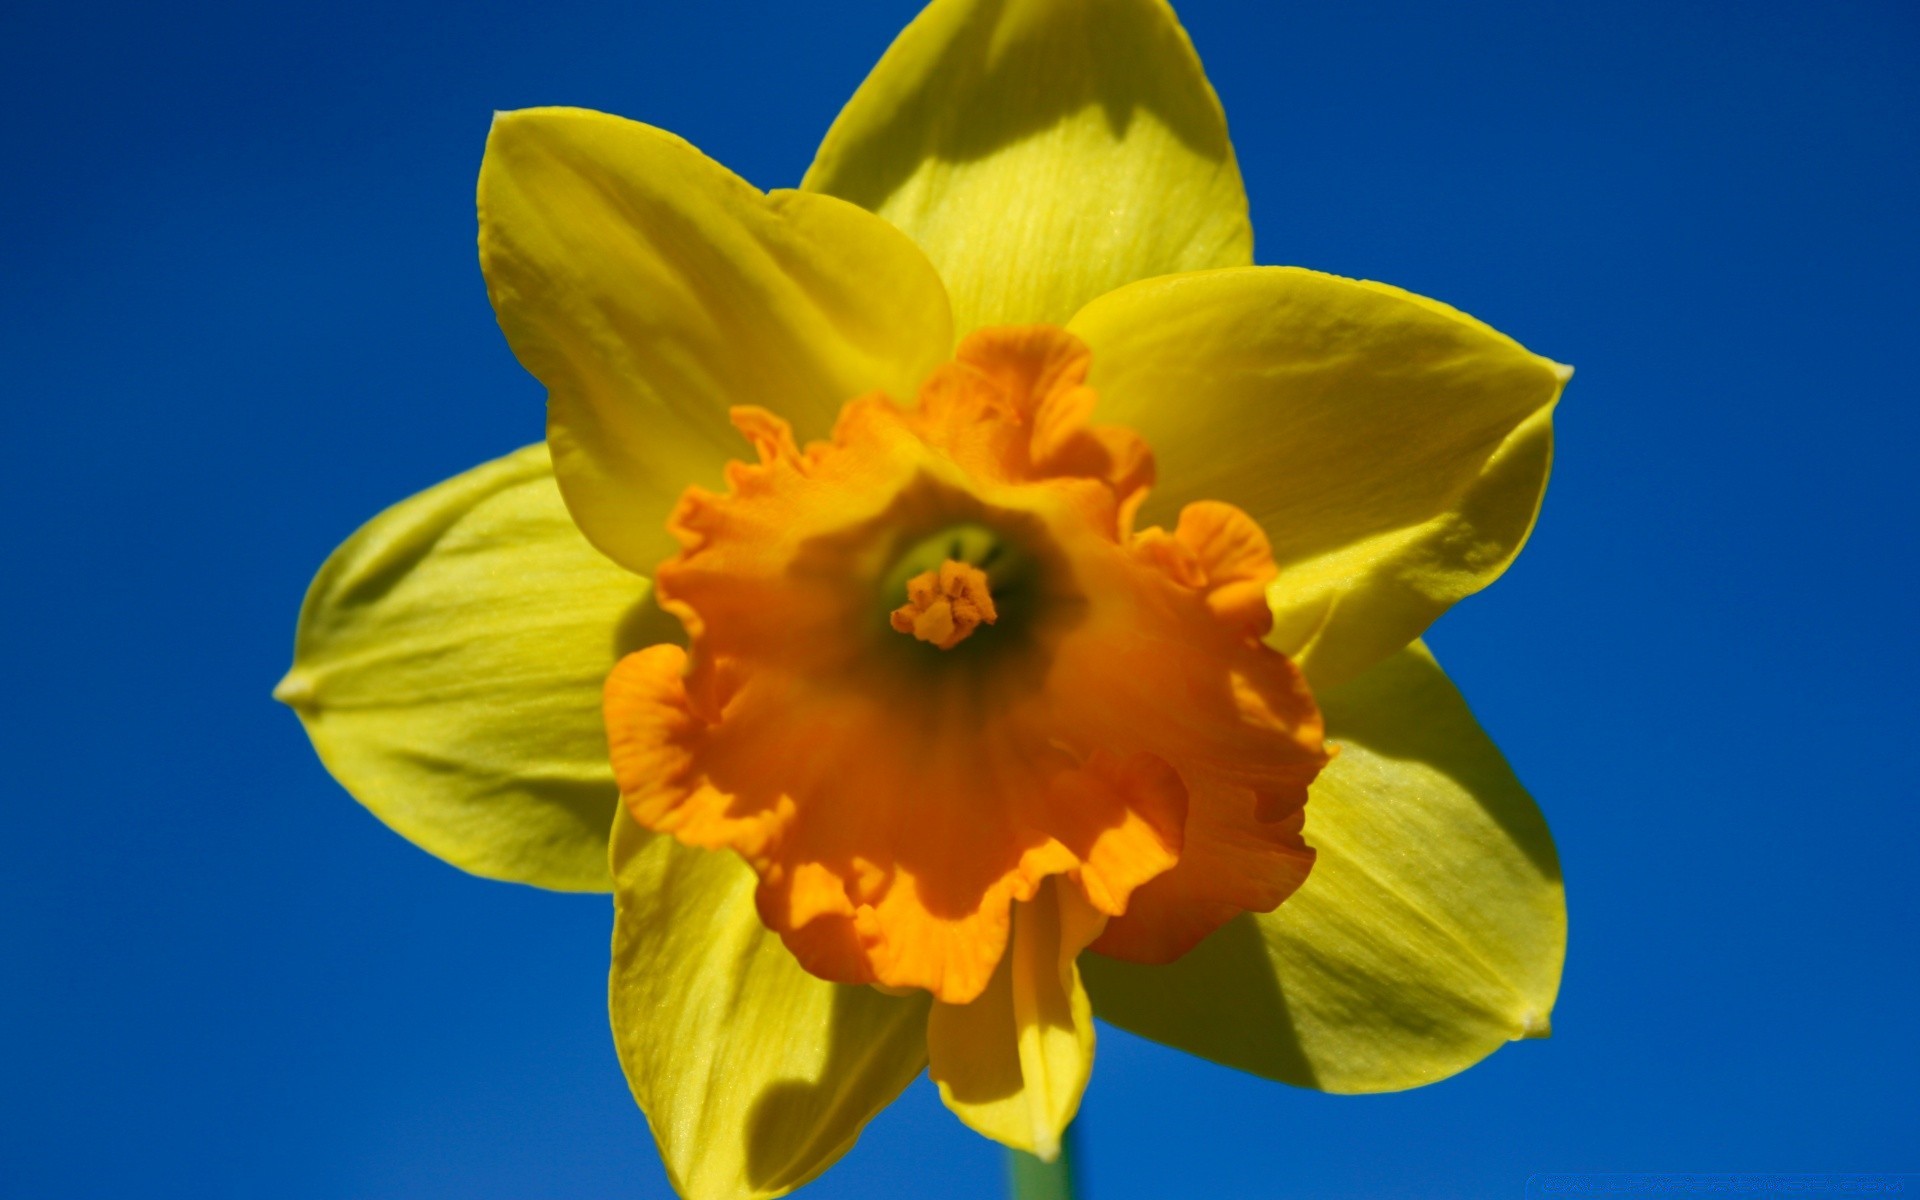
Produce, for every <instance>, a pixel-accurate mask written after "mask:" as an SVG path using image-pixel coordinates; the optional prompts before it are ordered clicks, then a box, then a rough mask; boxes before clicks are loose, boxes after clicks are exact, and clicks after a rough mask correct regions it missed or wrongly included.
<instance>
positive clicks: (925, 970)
mask: <svg viewBox="0 0 1920 1200" xmlns="http://www.w3.org/2000/svg"><path fill="white" fill-rule="evenodd" d="M1088 366H1089V354H1088V351H1087V349H1086V347H1085V346H1084V345H1082V344H1081V343H1080V342H1079V341H1078V340H1077V339H1076V338H1074V337H1073V336H1072V335H1070V334H1068V333H1066V332H1064V331H1062V330H1060V329H1057V328H1053V327H1050V326H1029V327H1018V328H1001V329H989V330H983V331H980V332H977V333H975V334H973V335H972V336H970V337H968V338H967V339H966V340H965V341H963V342H962V344H961V345H960V347H959V350H958V353H957V354H956V356H955V358H954V360H953V361H951V362H949V363H947V364H946V365H945V366H943V367H941V368H940V369H938V370H937V371H935V372H934V374H933V375H932V377H931V378H930V379H928V381H927V382H926V383H925V385H924V386H923V387H922V389H921V391H920V394H919V397H918V402H917V404H915V405H913V406H911V407H903V406H901V405H899V404H897V403H895V402H894V401H893V400H892V399H890V398H888V397H885V396H880V395H873V396H866V397H862V398H859V399H856V400H853V401H852V402H850V403H849V404H847V406H846V407H845V409H844V411H843V412H842V413H841V415H840V419H839V421H838V423H837V425H836V427H835V429H834V431H833V435H832V437H831V439H830V440H828V441H825V442H821V443H816V444H813V445H810V446H808V447H807V448H805V449H804V450H803V449H801V448H800V447H798V446H797V445H796V444H795V442H794V439H793V436H792V434H791V432H790V431H789V429H788V427H787V425H786V424H785V423H784V422H782V421H781V420H779V419H778V418H776V417H774V416H772V415H771V414H769V413H767V412H765V411H763V410H760V409H753V408H742V409H736V410H735V411H734V414H733V419H734V424H735V425H736V426H737V427H738V428H739V429H740V431H741V432H742V433H743V434H744V435H745V436H746V437H747V438H748V440H750V441H751V442H752V444H753V445H754V447H755V449H756V450H757V452H758V453H757V457H758V461H757V462H755V463H739V462H736V463H734V464H732V465H731V466H730V467H729V469H728V479H727V482H728V490H727V492H726V493H725V494H715V493H711V492H707V491H704V490H701V489H697V488H696V489H690V490H689V491H688V492H687V493H686V494H685V495H684V496H683V497H682V499H681V501H680V504H679V506H678V508H677V510H676V511H675V513H674V515H673V517H672V520H671V522H670V527H671V529H672V530H673V532H674V533H675V535H676V536H677V537H678V538H679V540H680V543H681V545H682V547H683V549H682V550H681V552H680V553H679V554H678V555H676V556H675V557H673V558H672V559H670V560H669V561H667V562H666V563H664V564H662V566H661V567H660V569H659V572H658V575H657V579H656V586H657V589H658V593H657V594H658V597H659V600H660V603H661V604H662V606H663V607H664V608H666V609H667V610H668V611H670V612H672V613H674V614H675V615H677V616H678V617H679V618H680V619H681V620H682V621H683V622H684V623H685V625H686V628H687V632H688V635H689V639H690V640H689V647H688V649H686V650H682V649H681V648H679V647H677V646H671V645H661V646H652V647H649V648H647V649H645V650H642V651H640V652H638V653H636V654H633V655H630V656H629V657H627V658H626V659H624V660H623V661H622V662H621V663H620V664H619V665H618V667H617V668H616V669H615V671H614V672H613V674H612V676H611V677H610V679H609V681H608V683H607V688H606V697H605V699H606V719H607V726H608V731H609V737H610V743H611V747H612V757H613V764H614V769H615V774H616V776H617V778H618V781H619V785H620V790H621V793H622V795H623V796H624V798H625V801H626V804H627V806H628V808H629V810H630V811H631V812H632V814H633V816H634V818H635V819H636V820H637V821H638V822H639V823H640V824H642V825H644V826H646V827H648V828H650V829H653V830H656V831H660V832H664V833H671V834H672V835H674V836H675V837H678V838H680V839H681V840H682V841H684V842H687V843H689V844H692V845H696V846H702V847H709V848H730V849H732V850H735V851H737V852H738V853H739V854H740V855H741V856H742V857H744V858H745V859H746V861H747V862H748V863H750V864H751V865H752V866H753V868H754V870H755V871H756V872H757V873H758V874H759V877H760V885H759V889H758V892H757V903H758V907H759V911H760V915H761V918H762V920H764V921H765V923H766V924H767V925H768V927H769V928H771V929H773V930H775V931H776V932H778V933H779V935H780V936H781V938H782V939H783V940H784V941H785V942H786V944H787V945H788V946H789V947H790V948H791V949H792V951H793V953H794V954H795V955H796V956H797V957H798V958H799V960H800V962H801V963H802V964H803V965H804V966H805V967H806V968H807V969H808V970H809V971H811V972H813V973H814V974H816V975H819V976H822V977H824V978H827V979H831V980H836V981H840V982H845V983H875V984H880V985H884V986H888V987H892V988H923V989H926V990H927V991H930V992H932V993H933V994H934V995H935V996H936V997H937V998H938V999H940V1000H942V1001H945V1002H947V1003H949V1004H965V1003H967V1002H969V1001H971V1000H973V999H974V998H975V997H977V996H979V995H980V994H981V993H982V992H983V991H984V990H985V989H986V988H987V987H988V985H989V982H990V980H991V979H992V978H993V976H994V973H995V970H996V968H997V967H998V966H999V964H1000V962H1001V960H1002V957H1003V954H1004V953H1005V950H1006V947H1007V945H1008V941H1009V936H1010V932H1011V931H1012V930H1013V928H1014V927H1015V925H1016V924H1017V922H1015V921H1014V920H1013V919H1012V917H1013V911H1012V910H1013V908H1014V906H1015V905H1017V904H1020V903H1022V902H1031V901H1033V900H1034V899H1035V897H1036V895H1037V894H1039V893H1040V892H1041V890H1042V885H1043V883H1046V881H1048V880H1050V879H1054V878H1055V877H1058V885H1057V886H1050V887H1049V888H1048V894H1049V895H1050V896H1057V897H1058V903H1059V905H1060V908H1059V912H1060V913H1061V914H1063V915H1060V916H1057V917H1054V918H1049V920H1050V921H1052V924H1050V925H1048V926H1047V928H1049V929H1058V930H1062V931H1067V932H1063V933H1060V934H1059V936H1062V937H1069V939H1070V940H1072V941H1075V942H1077V943H1078V944H1077V945H1072V946H1071V947H1062V949H1063V950H1069V951H1071V952H1074V953H1077V952H1078V950H1079V949H1080V948H1081V946H1084V945H1086V944H1088V943H1089V942H1091V944H1092V945H1093V948H1094V949H1096V950H1099V951H1102V952H1105V953H1108V954H1113V955H1117V956H1119V957H1123V958H1130V959H1136V960H1141V961H1155V962H1157V961H1167V960H1169V959H1172V958H1175V957H1177V956H1178V955H1180V954H1182V953H1184V952H1185V951H1186V950H1187V949H1189V948H1190V947H1192V946H1193V945H1194V944H1195V943H1197V942H1198V941H1199V940H1200V939H1201V938H1202V937H1204V936H1205V935H1206V934H1207V933H1208V932H1210V931H1211V930H1213V929H1214V928H1216V927H1218V926H1219V925H1220V924H1221V923H1222V922H1224V921H1225V920H1227V919H1228V918H1229V917H1231V916H1232V915H1233V914H1235V913H1237V912H1240V911H1243V910H1248V909H1254V910H1266V909H1271V908H1273V907H1274V906H1275V905H1277V904H1279V903H1280V902H1281V901H1282V900H1284V899H1285V898H1286V897H1287V896H1288V895H1289V894H1291V892H1292V891H1293V890H1294V889H1295V888H1296V887H1298V886H1299V884H1300V883H1301V881H1302V880H1304V879H1305V877H1306V875H1307V872H1308V870H1309V868H1310V866H1311V864H1312V852H1311V851H1310V850H1309V849H1308V848H1307V846H1306V844H1305V843H1304V841H1303V840H1302V838H1301V826H1302V810H1303V806H1304V804H1305V802H1306V795H1307V785H1308V783H1309V782H1310V781H1311V780H1312V779H1313V778H1314V776H1315V774H1316V773H1317V772H1318V771H1319V770H1320V768H1321V766H1322V765H1323V764H1324V763H1325V762H1326V761H1327V750H1326V748H1325V747H1324V745H1323V742H1322V724H1321V718H1320V714H1319V711H1318V709H1317V708H1316V706H1315V704H1314V701H1313V698H1312V696H1311V695H1310V694H1309V692H1308V690H1307V687H1306V685H1305V683H1304V682H1303V680H1302V678H1301V676H1300V674H1299V672H1298V671H1297V670H1296V669H1295V668H1294V666H1293V664H1292V663H1291V662H1289V660H1288V659H1287V658H1286V657H1285V656H1283V655H1281V654H1279V653H1278V652H1276V651H1274V650H1272V649H1270V648H1268V647H1266V646H1265V645H1263V644H1262V643H1261V641H1260V638H1261V636H1262V635H1263V634H1264V633H1265V632H1266V630H1267V625H1268V621H1269V618H1268V616H1267V607H1266V603H1265V599H1264V587H1265V585H1266V583H1267V582H1268V581H1269V580H1270V579H1271V578H1272V577H1273V575H1274V565H1273V560H1272V556H1271V554H1270V552H1269V550H1268V547H1267V541H1266V538H1265V536H1264V535H1263V534H1262V533H1261V532H1260V530H1259V528H1258V526H1256V525H1255V524H1254V522H1253V521H1252V520H1251V519H1249V518H1248V517H1247V516H1246V515H1245V514H1243V513H1241V512H1240V511H1239V510H1238V509H1235V508H1232V507H1230V506H1228V505H1224V504H1211V503H1207V504H1195V505H1190V506H1189V507H1188V508H1187V509H1186V510H1185V511H1184V512H1183V513H1182V515H1181V518H1180V520H1179V522H1178V524H1177V525H1176V527H1175V528H1174V529H1173V530H1171V531H1167V530H1162V529H1157V528H1156V529H1146V530H1141V531H1138V532H1136V531H1135V530H1133V529H1132V523H1133V514H1134V512H1135V510H1136V509H1137V508H1138V506H1139V504H1140V501H1141V499H1142V497H1143V496H1144V495H1145V494H1146V490H1147V488H1148V486H1149V485H1150V484H1151V482H1152V478H1153V459H1152V455H1151V453H1150V452H1149V450H1148V449H1147V447H1146V445H1145V444H1144V443H1143V442H1142V441H1141V439H1140V438H1138V437H1137V436H1136V435H1134V434H1132V433H1131V432H1129V431H1127V430H1124V429H1117V428H1110V427H1100V426H1092V425H1089V424H1088V417H1089V416H1090V414H1091V412H1092V410H1093V407H1094V403H1095V399H1096V398H1095V395H1094V393H1093V391H1092V390H1091V389H1090V388H1088V387H1087V386H1086V382H1085V381H1086V376H1087V370H1088ZM901 633H906V634H910V635H911V636H910V637H908V638H902V637H900V636H899V635H900V634H901ZM1069 958H1070V955H1069Z"/></svg>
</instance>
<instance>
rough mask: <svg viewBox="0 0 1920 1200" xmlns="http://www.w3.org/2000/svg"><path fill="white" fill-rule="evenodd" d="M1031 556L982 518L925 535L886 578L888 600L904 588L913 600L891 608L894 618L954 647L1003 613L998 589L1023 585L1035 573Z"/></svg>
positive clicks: (910, 630) (932, 641)
mask: <svg viewBox="0 0 1920 1200" xmlns="http://www.w3.org/2000/svg"><path fill="white" fill-rule="evenodd" d="M1026 557H1027V556H1026V555H1024V554H1023V553H1021V552H1020V551H1019V550H1016V549H1015V548H1014V547H1013V545H1012V543H1011V542H1009V541H1008V539H1007V538H1005V537H1004V536H1002V535H1001V534H999V533H998V532H996V531H994V530H993V529H991V528H989V527H987V526H986V525H983V524H980V523H979V522H976V521H968V522H963V523H961V524H957V525H950V526H948V527H946V528H945V529H942V530H940V531H939V532H938V533H935V534H932V535H930V536H928V537H924V538H922V539H920V540H919V541H917V542H915V543H913V544H912V545H911V546H909V547H907V549H906V551H905V552H904V553H902V554H901V555H900V557H899V558H898V560H896V561H895V563H894V565H893V567H892V568H891V569H889V570H888V571H887V573H886V576H885V579H884V581H883V582H882V584H881V596H882V598H883V600H884V601H885V603H887V604H888V605H893V604H896V602H897V601H899V599H900V598H901V596H902V595H903V594H904V595H905V597H906V601H907V602H906V603H905V604H901V605H898V607H894V608H892V609H891V611H889V612H888V614H887V620H888V623H889V624H891V625H892V626H893V628H894V629H896V630H898V631H899V632H901V633H906V634H911V635H912V636H913V637H915V638H917V639H918V640H920V641H923V642H926V643H928V644H929V645H932V646H936V647H938V648H939V649H941V650H951V649H953V648H954V647H955V646H958V645H959V644H960V643H961V642H963V641H965V640H967V638H969V637H970V636H972V635H973V632H974V631H975V630H976V629H978V628H980V626H982V625H992V624H994V623H995V622H997V621H998V620H999V619H1000V615H1001V612H1000V605H998V604H996V603H995V597H994V593H995V591H996V590H998V591H1000V592H1001V599H1005V597H1006V593H1007V592H1009V591H1017V590H1019V588H1020V586H1021V583H1022V582H1023V580H1024V578H1025V576H1027V575H1028V574H1029V571H1028V570H1027V565H1028V564H1027V563H1026ZM1016 607H1017V606H1016Z"/></svg>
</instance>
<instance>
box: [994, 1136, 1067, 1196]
mask: <svg viewBox="0 0 1920 1200" xmlns="http://www.w3.org/2000/svg"><path fill="white" fill-rule="evenodd" d="M1074 1133H1075V1130H1074V1127H1073V1126H1071V1125H1069V1126H1067V1131H1066V1133H1064V1134H1062V1135H1061V1138H1060V1157H1058V1158H1056V1159H1054V1160H1053V1161H1052V1162H1041V1161H1040V1160H1039V1159H1037V1158H1035V1157H1034V1156H1033V1155H1031V1154H1028V1153H1027V1152H1025V1151H1024V1150H1009V1151H1007V1187H1008V1190H1009V1192H1010V1193H1011V1195H1012V1196H1013V1200H1073V1176H1074V1171H1073V1151H1074V1145H1073V1144H1074V1142H1075V1141H1076V1140H1077V1139H1076V1138H1075V1137H1074Z"/></svg>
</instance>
